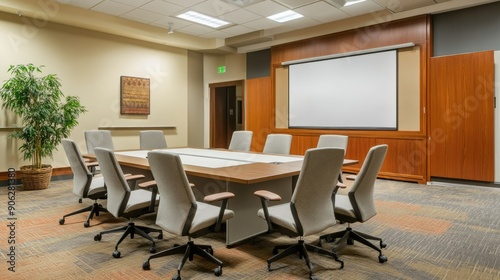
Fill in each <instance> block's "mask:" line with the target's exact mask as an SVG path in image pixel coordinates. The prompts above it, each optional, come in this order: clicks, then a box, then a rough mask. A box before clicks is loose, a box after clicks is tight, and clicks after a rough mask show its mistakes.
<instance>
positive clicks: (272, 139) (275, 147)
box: [262, 134, 292, 155]
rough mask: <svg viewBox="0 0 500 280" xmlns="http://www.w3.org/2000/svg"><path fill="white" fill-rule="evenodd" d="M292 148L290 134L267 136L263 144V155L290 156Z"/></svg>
mask: <svg viewBox="0 0 500 280" xmlns="http://www.w3.org/2000/svg"><path fill="white" fill-rule="evenodd" d="M291 146H292V135H290V134H269V135H267V138H266V143H265V144H264V149H263V150H262V152H263V153H268V154H283V155H289V154H290V147H291Z"/></svg>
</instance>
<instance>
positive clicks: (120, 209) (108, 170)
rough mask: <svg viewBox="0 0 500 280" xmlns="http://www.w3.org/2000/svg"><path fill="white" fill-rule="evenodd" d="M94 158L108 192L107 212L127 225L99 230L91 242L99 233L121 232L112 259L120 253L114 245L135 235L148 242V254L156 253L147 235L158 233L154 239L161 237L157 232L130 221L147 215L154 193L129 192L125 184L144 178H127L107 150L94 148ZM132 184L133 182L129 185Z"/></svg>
mask: <svg viewBox="0 0 500 280" xmlns="http://www.w3.org/2000/svg"><path fill="white" fill-rule="evenodd" d="M94 153H95V156H96V157H97V161H98V162H99V165H100V167H101V172H102V175H103V177H104V182H105V183H106V187H107V189H108V203H107V209H108V212H109V213H111V214H112V215H113V216H115V217H116V218H120V217H123V218H127V219H129V223H128V225H126V226H122V227H119V228H115V229H110V230H105V231H101V232H100V233H98V234H97V235H95V236H94V240H95V241H100V240H101V238H102V235H103V234H108V233H112V232H120V231H124V233H123V234H122V236H121V237H120V239H119V240H118V242H117V243H116V246H115V250H114V252H113V257H115V258H119V257H120V255H121V253H120V251H118V245H120V243H121V242H122V241H123V240H124V239H125V238H126V237H127V236H128V235H130V238H131V239H133V238H134V236H135V234H139V235H140V236H142V237H144V238H146V239H148V240H149V241H151V243H152V245H151V248H150V250H149V251H150V252H151V253H154V252H156V247H155V241H154V240H153V238H151V237H150V236H149V235H148V233H150V232H158V233H159V235H158V239H162V238H163V234H162V231H161V229H156V228H150V227H145V226H137V225H135V224H134V223H133V222H132V220H131V219H132V218H135V217H139V216H141V215H143V214H148V213H151V212H152V211H151V209H152V208H153V207H152V205H154V204H156V203H157V202H158V200H159V197H158V195H157V194H155V192H150V191H147V190H143V189H137V190H131V188H130V186H129V182H128V181H127V179H128V180H129V181H131V180H133V181H135V180H137V179H141V178H144V176H143V175H136V176H128V177H127V178H125V175H124V174H123V172H122V169H121V168H120V165H119V164H118V162H117V160H116V158H115V154H114V152H113V151H111V150H110V149H105V148H97V147H96V148H95V149H94ZM132 183H135V182H132Z"/></svg>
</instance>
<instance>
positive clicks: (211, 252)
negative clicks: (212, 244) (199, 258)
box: [206, 248, 214, 256]
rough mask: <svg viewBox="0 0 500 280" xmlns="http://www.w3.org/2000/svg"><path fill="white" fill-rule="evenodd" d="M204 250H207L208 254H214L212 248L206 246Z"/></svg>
mask: <svg viewBox="0 0 500 280" xmlns="http://www.w3.org/2000/svg"><path fill="white" fill-rule="evenodd" d="M206 251H207V253H209V254H210V255H212V256H213V255H214V249H212V248H207V250H206Z"/></svg>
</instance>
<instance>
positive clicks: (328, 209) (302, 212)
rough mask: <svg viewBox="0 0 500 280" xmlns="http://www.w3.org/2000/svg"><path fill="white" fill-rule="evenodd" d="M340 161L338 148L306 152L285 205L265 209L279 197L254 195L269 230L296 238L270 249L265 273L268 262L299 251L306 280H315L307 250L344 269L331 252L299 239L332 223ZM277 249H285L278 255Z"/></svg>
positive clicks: (342, 153)
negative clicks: (308, 279) (329, 259)
mask: <svg viewBox="0 0 500 280" xmlns="http://www.w3.org/2000/svg"><path fill="white" fill-rule="evenodd" d="M343 159H344V150H342V149H339V148H315V149H309V150H307V151H306V154H305V157H304V163H303V165H302V169H301V171H300V174H299V178H298V180H297V184H296V186H295V189H294V191H293V194H292V199H291V201H290V202H289V203H283V204H279V205H275V206H270V207H268V206H267V203H268V201H278V200H281V197H280V196H279V195H277V194H274V193H272V192H269V191H265V190H259V191H256V192H255V193H254V194H255V195H256V196H258V197H259V198H260V200H261V203H262V208H261V209H260V210H259V211H258V213H257V214H258V216H259V217H261V218H263V219H265V220H266V221H267V225H268V229H269V231H271V230H277V231H279V232H280V233H282V234H286V235H288V236H290V237H297V236H298V237H299V240H298V243H296V244H292V245H285V246H276V247H274V249H273V255H274V256H272V257H271V258H269V259H268V260H267V267H268V269H269V270H271V263H273V262H275V261H277V260H279V259H281V258H283V257H286V256H288V255H291V254H294V253H296V252H299V256H300V258H302V257H304V260H305V262H306V265H307V266H308V268H309V273H310V278H311V279H316V277H315V276H314V274H313V265H312V263H311V261H310V259H309V256H308V253H307V252H308V251H310V252H315V253H320V254H324V255H328V256H331V257H333V258H334V259H335V261H337V262H339V263H340V264H341V266H340V268H343V267H344V262H343V261H342V260H340V259H339V258H338V257H337V254H336V253H335V252H334V251H329V250H325V249H323V248H320V247H317V246H314V245H312V244H307V243H305V242H304V240H303V237H305V236H308V235H312V234H316V233H318V232H321V231H323V230H325V229H327V228H329V227H331V226H333V225H335V223H336V221H335V214H334V212H333V204H332V199H331V196H332V194H333V191H334V187H335V186H336V183H337V179H338V176H339V170H340V167H341V166H342V163H343ZM281 249H285V250H284V251H281V252H279V250H281Z"/></svg>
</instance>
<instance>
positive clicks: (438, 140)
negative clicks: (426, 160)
mask: <svg viewBox="0 0 500 280" xmlns="http://www.w3.org/2000/svg"><path fill="white" fill-rule="evenodd" d="M493 59H494V58H493V51H486V52H477V53H469V54H460V55H452V56H444V57H435V58H432V59H431V63H430V64H431V65H430V66H431V69H430V71H431V78H430V106H431V108H430V109H431V111H430V114H431V120H430V137H431V139H430V150H429V154H430V173H431V174H430V175H431V176H434V177H444V178H454V179H465V180H475V181H486V182H493V181H494V126H493V125H494V83H495V81H494V60H493Z"/></svg>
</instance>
